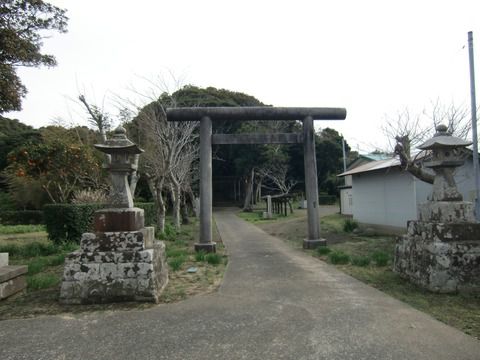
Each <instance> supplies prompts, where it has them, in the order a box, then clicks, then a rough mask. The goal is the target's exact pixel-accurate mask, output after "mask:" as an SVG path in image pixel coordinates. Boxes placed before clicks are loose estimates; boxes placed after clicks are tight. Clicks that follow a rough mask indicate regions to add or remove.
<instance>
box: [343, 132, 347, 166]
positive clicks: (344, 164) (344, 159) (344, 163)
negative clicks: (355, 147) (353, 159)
mask: <svg viewBox="0 0 480 360" xmlns="http://www.w3.org/2000/svg"><path fill="white" fill-rule="evenodd" d="M342 151H343V172H345V171H347V159H346V158H345V139H344V138H343V137H342Z"/></svg>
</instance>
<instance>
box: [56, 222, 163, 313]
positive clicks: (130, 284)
mask: <svg viewBox="0 0 480 360" xmlns="http://www.w3.org/2000/svg"><path fill="white" fill-rule="evenodd" d="M139 233H140V232H139ZM153 235H154V234H153V230H152V229H147V230H145V231H144V232H143V233H142V238H145V237H147V238H148V237H150V238H153ZM149 241H150V240H149ZM151 242H152V247H151V248H150V249H145V250H125V251H122V250H118V248H117V251H93V252H82V251H77V252H74V253H72V254H70V255H68V256H67V257H66V259H65V269H64V274H63V282H62V286H61V290H60V301H61V302H62V303H67V304H86V303H106V302H119V301H149V302H157V301H158V298H159V296H160V294H161V292H162V290H163V288H164V287H165V285H166V284H167V282H168V267H167V265H166V260H165V244H164V243H163V242H161V241H153V240H152V241H151Z"/></svg>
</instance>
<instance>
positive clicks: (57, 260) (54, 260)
mask: <svg viewBox="0 0 480 360" xmlns="http://www.w3.org/2000/svg"><path fill="white" fill-rule="evenodd" d="M64 263H65V255H63V254H60V255H56V256H52V257H50V258H49V259H48V263H47V264H48V266H58V265H63V264H64Z"/></svg>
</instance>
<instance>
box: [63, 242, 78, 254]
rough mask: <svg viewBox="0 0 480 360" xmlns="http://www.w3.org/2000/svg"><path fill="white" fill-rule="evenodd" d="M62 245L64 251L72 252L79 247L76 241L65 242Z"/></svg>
mask: <svg viewBox="0 0 480 360" xmlns="http://www.w3.org/2000/svg"><path fill="white" fill-rule="evenodd" d="M61 247H62V250H63V251H64V252H66V253H71V252H74V251H75V250H77V249H78V244H76V243H74V242H65V243H63V244H62V245H61Z"/></svg>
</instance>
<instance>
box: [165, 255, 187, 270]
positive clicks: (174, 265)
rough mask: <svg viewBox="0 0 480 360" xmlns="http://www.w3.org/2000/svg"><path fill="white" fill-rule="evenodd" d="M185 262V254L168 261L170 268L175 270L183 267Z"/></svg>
mask: <svg viewBox="0 0 480 360" xmlns="http://www.w3.org/2000/svg"><path fill="white" fill-rule="evenodd" d="M184 262H185V258H184V257H183V256H179V257H174V258H173V259H171V260H170V261H169V262H168V265H170V268H171V269H172V270H173V271H178V270H180V268H181V267H182V265H183V263H184Z"/></svg>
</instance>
